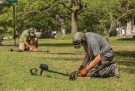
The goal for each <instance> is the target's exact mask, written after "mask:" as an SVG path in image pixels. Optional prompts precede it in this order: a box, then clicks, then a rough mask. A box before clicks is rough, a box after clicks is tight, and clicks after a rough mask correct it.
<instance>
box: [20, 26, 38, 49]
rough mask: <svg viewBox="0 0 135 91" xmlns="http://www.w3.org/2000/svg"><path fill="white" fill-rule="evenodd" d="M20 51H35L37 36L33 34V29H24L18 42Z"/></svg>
mask: <svg viewBox="0 0 135 91" xmlns="http://www.w3.org/2000/svg"><path fill="white" fill-rule="evenodd" d="M19 50H20V51H25V50H29V51H37V50H38V38H37V37H36V35H35V29H34V28H30V29H29V30H24V31H23V33H22V35H21V37H20V43H19Z"/></svg>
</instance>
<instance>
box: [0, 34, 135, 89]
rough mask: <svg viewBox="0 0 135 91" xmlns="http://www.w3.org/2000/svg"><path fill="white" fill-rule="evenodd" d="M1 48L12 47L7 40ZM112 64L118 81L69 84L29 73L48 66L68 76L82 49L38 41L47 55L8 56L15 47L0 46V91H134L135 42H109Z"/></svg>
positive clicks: (60, 77) (47, 75)
mask: <svg viewBox="0 0 135 91" xmlns="http://www.w3.org/2000/svg"><path fill="white" fill-rule="evenodd" d="M3 44H6V45H11V44H14V41H13V40H6V41H4V42H3ZM110 44H111V45H112V47H113V50H114V52H115V53H114V55H115V56H114V60H115V61H117V62H118V63H119V65H120V74H121V77H120V78H119V79H118V78H104V79H101V78H92V79H90V80H88V79H77V80H75V81H69V80H68V77H66V76H63V75H59V74H54V73H49V72H43V75H42V76H32V75H31V74H30V72H29V70H30V69H31V68H34V67H36V68H37V69H38V73H39V71H40V69H39V65H40V64H47V65H48V66H49V69H50V70H55V71H58V72H63V73H67V74H70V73H71V72H73V71H76V70H77V69H78V67H79V66H80V65H81V63H82V61H83V57H84V50H83V48H80V49H78V50H77V49H74V48H73V45H72V41H71V40H56V39H40V40H39V49H40V50H47V49H49V50H50V53H43V52H41V53H31V52H29V53H28V52H23V53H18V52H10V51H8V50H10V49H11V48H13V49H16V50H17V47H16V46H0V52H1V53H0V91H135V40H133V39H131V38H116V37H115V38H114V37H113V38H110Z"/></svg>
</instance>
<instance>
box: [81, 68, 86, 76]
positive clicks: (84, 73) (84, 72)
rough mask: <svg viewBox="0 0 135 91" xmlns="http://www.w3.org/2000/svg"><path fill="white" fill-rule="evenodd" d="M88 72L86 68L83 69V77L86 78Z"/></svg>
mask: <svg viewBox="0 0 135 91" xmlns="http://www.w3.org/2000/svg"><path fill="white" fill-rule="evenodd" d="M87 72H88V70H86V68H84V69H82V70H81V72H80V74H81V76H85V75H86V74H87Z"/></svg>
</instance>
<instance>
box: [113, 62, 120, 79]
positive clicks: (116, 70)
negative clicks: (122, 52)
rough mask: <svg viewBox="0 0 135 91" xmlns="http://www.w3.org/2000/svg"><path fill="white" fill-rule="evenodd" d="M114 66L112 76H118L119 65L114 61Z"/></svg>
mask: <svg viewBox="0 0 135 91" xmlns="http://www.w3.org/2000/svg"><path fill="white" fill-rule="evenodd" d="M114 67H115V69H114V75H113V77H116V78H119V77H120V72H119V66H118V64H117V63H115V64H114Z"/></svg>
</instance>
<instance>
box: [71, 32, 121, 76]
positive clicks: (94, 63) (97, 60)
mask: <svg viewBox="0 0 135 91" xmlns="http://www.w3.org/2000/svg"><path fill="white" fill-rule="evenodd" d="M73 45H74V48H80V47H81V46H83V47H84V50H85V52H86V55H85V57H84V61H83V62H82V64H81V66H80V68H79V69H78V70H79V73H80V75H81V76H83V77H110V76H111V77H119V76H120V74H119V69H118V64H117V63H116V62H113V50H112V48H111V46H110V45H109V44H108V42H107V40H106V39H105V38H104V37H102V36H101V35H99V34H97V33H92V32H87V33H82V32H77V33H75V35H74V37H73Z"/></svg>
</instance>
